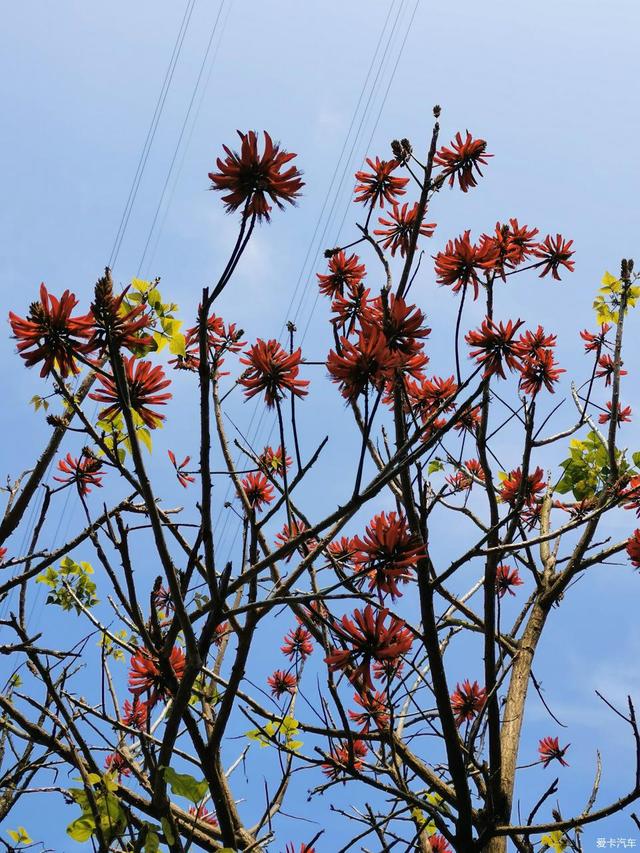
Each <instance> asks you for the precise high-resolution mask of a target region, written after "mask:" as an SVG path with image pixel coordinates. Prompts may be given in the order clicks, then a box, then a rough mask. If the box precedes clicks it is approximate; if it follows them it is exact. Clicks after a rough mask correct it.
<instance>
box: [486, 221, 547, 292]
mask: <svg viewBox="0 0 640 853" xmlns="http://www.w3.org/2000/svg"><path fill="white" fill-rule="evenodd" d="M537 233H538V229H537V228H529V227H528V226H527V225H519V224H518V220H517V219H510V220H509V224H508V225H501V224H500V222H496V229H495V232H494V234H493V235H489V234H483V235H482V239H483V241H489V242H491V243H492V244H493V246H494V247H495V249H496V253H497V259H496V262H495V269H496V271H497V272H498V273H499V275H500V276H501V277H502V279H503V280H506V269H507V268H510V269H515V267H517V266H519V265H520V264H521V263H522V262H523V261H525V260H526V259H527V258H528V257H529V256H530V255H532V254H533V252H534V250H535V249H536V248H537V246H538V244H537V243H536V242H535V241H534V240H533V238H534V237H535V236H536V234H537Z"/></svg>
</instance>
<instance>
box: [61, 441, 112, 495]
mask: <svg viewBox="0 0 640 853" xmlns="http://www.w3.org/2000/svg"><path fill="white" fill-rule="evenodd" d="M58 470H59V471H62V472H63V474H67V476H66V477H54V478H53V479H54V480H55V481H56V482H57V483H67V484H70V483H75V484H76V487H77V489H78V494H80V495H88V494H89V492H90V491H91V489H90V488H89V486H97V487H98V488H102V477H100V476H98V475H99V474H100V472H101V471H102V462H101V461H100V460H99V459H96V457H95V456H90V455H87V454H86V453H85V452H84V451H83V452H82V455H81V456H80V457H79V458H78V459H76V458H75V457H73V456H72V455H71V454H70V453H67V455H66V457H65V458H64V459H60V460H59V462H58Z"/></svg>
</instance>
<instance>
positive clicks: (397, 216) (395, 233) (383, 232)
mask: <svg viewBox="0 0 640 853" xmlns="http://www.w3.org/2000/svg"><path fill="white" fill-rule="evenodd" d="M419 213H420V210H419V205H418V203H417V202H416V203H415V204H414V205H413V207H411V208H410V207H409V205H408V204H406V203H405V204H403V205H402V207H400V205H398V204H395V203H394V204H393V207H392V208H391V213H390V214H389V216H390V218H389V219H385V218H384V217H383V216H381V217H380V219H379V220H378V223H379V224H380V225H384V226H385V227H384V228H376V230H375V231H374V232H373V233H374V234H375V235H376V237H382V246H383V248H385V249H391V255H392V256H394V255H395V253H396V252H397V251H399V252H400V255H401V256H402V257H403V258H404V256H405V255H406V254H407V252H408V251H409V246H410V244H411V236H412V234H413V232H414V230H415V228H416V226H417V222H418V216H419ZM435 228H436V223H435V222H424V221H422V222H421V223H420V229H419V231H418V233H419V234H422V235H423V236H424V237H432V236H433V232H434V231H435Z"/></svg>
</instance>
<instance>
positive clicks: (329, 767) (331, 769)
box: [322, 740, 368, 781]
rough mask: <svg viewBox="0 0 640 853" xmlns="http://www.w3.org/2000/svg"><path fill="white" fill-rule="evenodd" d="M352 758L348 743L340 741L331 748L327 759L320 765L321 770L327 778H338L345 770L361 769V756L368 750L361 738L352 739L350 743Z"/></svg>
mask: <svg viewBox="0 0 640 853" xmlns="http://www.w3.org/2000/svg"><path fill="white" fill-rule="evenodd" d="M352 748H353V758H352V757H351V754H350V751H349V744H347V743H341V744H340V745H339V746H337V747H335V748H334V749H332V750H331V753H330V754H329V760H328V761H325V762H324V763H323V765H322V772H323V773H324V774H325V776H328V777H329V779H332V780H334V781H335V780H336V779H339V778H340V776H341V775H342V774H343V773H346V772H347V771H349V770H351V771H356V772H357V771H358V770H361V769H362V764H363V758H364V757H365V755H366V754H367V752H368V749H367V745H366V743H364V742H363V741H361V740H354V741H353V743H352Z"/></svg>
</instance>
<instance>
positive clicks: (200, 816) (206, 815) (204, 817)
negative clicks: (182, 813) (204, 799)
mask: <svg viewBox="0 0 640 853" xmlns="http://www.w3.org/2000/svg"><path fill="white" fill-rule="evenodd" d="M189 814H190V815H191V817H193V818H195V819H196V821H198V822H199V823H206V824H208V825H209V826H218V819H217V818H216V816H215V815H214V813H213V812H210V811H209V809H208V808H207V807H206V806H205V804H204V803H200V804H199V805H197V806H189Z"/></svg>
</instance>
